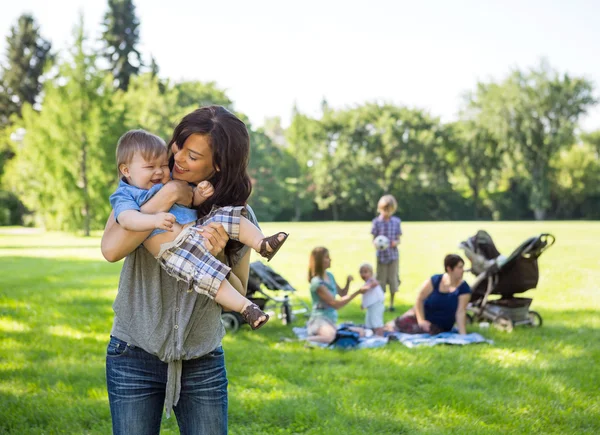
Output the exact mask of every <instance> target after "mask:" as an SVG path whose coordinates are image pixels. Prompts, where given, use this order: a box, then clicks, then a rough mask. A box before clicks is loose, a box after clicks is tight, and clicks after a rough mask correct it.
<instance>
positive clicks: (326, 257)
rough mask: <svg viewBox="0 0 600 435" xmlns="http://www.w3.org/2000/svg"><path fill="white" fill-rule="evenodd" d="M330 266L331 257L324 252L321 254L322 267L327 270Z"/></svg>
mask: <svg viewBox="0 0 600 435" xmlns="http://www.w3.org/2000/svg"><path fill="white" fill-rule="evenodd" d="M330 267H331V257H330V256H329V254H325V255H324V256H323V269H324V270H327V269H329V268H330Z"/></svg>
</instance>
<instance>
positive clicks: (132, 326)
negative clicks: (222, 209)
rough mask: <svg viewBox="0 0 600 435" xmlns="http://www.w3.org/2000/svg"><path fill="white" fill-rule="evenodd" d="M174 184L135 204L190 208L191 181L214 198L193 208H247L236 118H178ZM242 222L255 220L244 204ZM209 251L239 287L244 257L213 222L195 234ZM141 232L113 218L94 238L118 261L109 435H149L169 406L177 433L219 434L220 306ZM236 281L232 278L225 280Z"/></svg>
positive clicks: (216, 114) (222, 398)
mask: <svg viewBox="0 0 600 435" xmlns="http://www.w3.org/2000/svg"><path fill="white" fill-rule="evenodd" d="M169 146H170V150H171V152H172V156H171V157H170V160H169V163H170V167H171V169H172V171H173V178H174V181H171V182H169V183H167V184H166V185H165V186H164V187H163V188H162V189H161V190H160V191H159V192H158V193H157V194H156V195H155V196H154V197H153V198H152V199H151V200H150V201H148V202H147V203H145V204H144V205H143V206H142V212H144V213H157V212H161V211H168V210H169V209H170V208H171V207H172V206H173V204H174V203H179V204H182V205H185V206H189V205H190V204H191V203H192V195H193V190H192V187H190V183H192V184H198V183H199V182H201V181H204V180H209V181H210V182H211V183H212V184H213V186H214V189H215V193H214V195H213V196H212V197H210V198H209V199H208V200H207V201H206V202H205V203H203V204H202V206H201V207H200V208H199V210H198V213H199V215H200V216H202V215H203V214H205V213H206V211H207V210H210V207H212V205H213V204H214V205H219V206H223V205H245V203H246V200H247V198H248V196H249V195H250V191H251V184H250V179H249V177H248V174H247V172H246V168H247V165H248V158H249V151H250V142H249V136H248V131H247V129H246V126H245V125H244V123H243V122H242V121H240V120H239V119H238V118H236V117H235V116H234V115H233V114H231V113H230V112H228V111H227V110H225V109H224V108H222V107H217V106H211V107H203V108H201V109H198V110H196V111H194V112H192V113H190V114H188V115H187V116H185V117H184V118H183V120H182V121H181V122H180V123H179V125H178V126H177V127H176V128H175V131H174V133H173V138H172V139H171V141H170V143H169ZM248 211H249V213H248V214H249V216H248V217H249V219H250V220H251V221H252V222H254V223H255V224H256V218H255V217H254V214H253V212H252V210H251V209H250V208H249V207H248ZM202 233H203V235H204V236H205V238H206V242H207V247H208V249H210V251H211V253H212V254H213V255H217V254H219V253H220V252H221V251H222V250H223V248H225V250H224V254H225V258H224V259H226V260H227V262H228V263H229V264H230V266H231V267H232V273H233V274H235V275H236V276H237V278H239V279H240V280H241V282H242V285H243V288H246V285H247V281H248V270H249V269H248V268H249V258H250V251H248V249H247V248H245V247H243V245H240V244H238V243H237V242H233V241H231V242H229V243H228V237H227V234H226V233H225V231H224V229H223V227H222V226H221V225H220V224H211V225H210V226H207V227H204V228H203V232H202ZM148 234H149V232H144V233H141V232H129V231H126V230H124V229H123V228H121V227H120V226H119V225H118V224H117V223H116V222H115V219H114V217H113V215H112V214H111V216H110V217H109V219H108V222H107V224H106V228H105V230H104V235H103V237H102V245H101V247H102V253H103V255H104V257H105V258H106V259H107V260H108V261H118V260H120V259H121V258H123V257H125V256H127V258H126V259H125V262H124V263H123V269H122V271H121V278H120V281H119V291H118V294H117V298H116V300H115V303H114V305H113V308H114V311H115V318H114V323H113V328H112V331H111V340H110V343H109V345H108V349H107V357H106V377H107V387H108V395H109V402H110V409H111V416H112V422H113V432H114V433H115V434H126V433H135V434H151V433H152V434H154V433H158V432H159V430H160V422H161V417H162V408H163V406H164V407H165V408H166V411H167V415H169V414H170V411H171V409H172V408H173V409H174V410H175V415H176V417H177V423H178V425H179V429H180V432H181V433H182V434H195V433H211V434H213V433H214V434H218V433H223V434H225V433H227V374H226V371H225V360H224V354H223V349H222V347H221V339H222V338H223V335H224V334H225V331H224V328H223V326H222V324H221V308H220V307H219V306H218V305H217V304H216V303H215V302H214V301H213V300H211V299H209V298H208V297H206V296H203V295H200V294H198V293H196V292H193V291H189V290H188V288H186V285H185V284H184V283H183V282H181V281H176V280H175V279H174V278H171V277H170V276H169V275H167V274H166V273H165V272H163V270H162V269H161V267H160V266H159V264H158V262H157V261H156V260H155V259H154V257H152V255H151V254H150V253H149V252H148V251H147V250H146V249H145V248H143V247H140V245H141V243H142V242H143V241H144V239H145V238H146V237H147V236H148ZM232 279H235V277H232Z"/></svg>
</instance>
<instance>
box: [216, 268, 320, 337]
mask: <svg viewBox="0 0 600 435" xmlns="http://www.w3.org/2000/svg"><path fill="white" fill-rule="evenodd" d="M295 291H296V289H295V288H294V287H292V285H291V284H290V283H289V282H288V281H287V280H286V279H285V278H284V277H282V276H281V275H279V274H278V273H277V272H275V271H274V270H273V269H271V268H270V267H269V266H267V265H266V264H264V263H261V262H260V261H255V262H254V263H250V275H249V277H248V292H247V293H246V297H247V298H248V299H250V300H251V301H252V302H254V303H255V304H256V305H258V306H259V307H260V309H261V310H263V311H265V312H267V313H268V314H269V316H271V319H272V318H273V317H278V318H279V319H281V322H282V323H283V324H284V325H290V324H291V323H292V322H293V320H294V319H295V317H296V316H297V315H298V314H309V313H310V308H309V306H308V304H306V303H305V302H304V301H302V300H301V299H298V298H294V299H292V298H291V297H290V294H292V293H294V292H295ZM269 292H275V294H274V295H270V294H269ZM279 292H284V295H283V296H278V295H277V293H279ZM221 321H222V322H223V326H225V329H226V330H227V331H228V332H236V331H237V330H238V329H240V326H241V325H242V324H244V323H245V322H244V319H243V318H242V316H241V315H240V314H239V313H235V312H232V311H224V312H223V313H222V314H221Z"/></svg>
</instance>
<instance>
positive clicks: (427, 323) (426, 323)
mask: <svg viewBox="0 0 600 435" xmlns="http://www.w3.org/2000/svg"><path fill="white" fill-rule="evenodd" d="M419 328H421V329H422V330H423V331H425V332H429V331H430V330H431V322H430V321H429V320H421V321H419Z"/></svg>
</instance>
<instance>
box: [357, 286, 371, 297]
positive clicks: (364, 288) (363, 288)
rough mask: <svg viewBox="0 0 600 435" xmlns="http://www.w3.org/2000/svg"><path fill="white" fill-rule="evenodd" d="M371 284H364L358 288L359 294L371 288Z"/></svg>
mask: <svg viewBox="0 0 600 435" xmlns="http://www.w3.org/2000/svg"><path fill="white" fill-rule="evenodd" d="M372 288H373V286H372V285H371V284H365V285H363V286H362V287H361V288H359V289H358V291H359V292H360V294H361V295H364V294H365V293H366V292H368V291H369V290H371V289H372Z"/></svg>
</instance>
